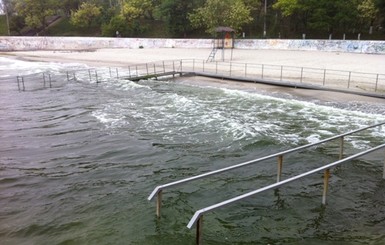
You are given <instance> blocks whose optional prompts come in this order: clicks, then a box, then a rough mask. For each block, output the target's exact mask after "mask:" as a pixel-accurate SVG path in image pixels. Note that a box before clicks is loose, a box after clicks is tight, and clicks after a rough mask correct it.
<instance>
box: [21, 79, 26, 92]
mask: <svg viewBox="0 0 385 245" xmlns="http://www.w3.org/2000/svg"><path fill="white" fill-rule="evenodd" d="M21 83H22V84H23V91H25V85H24V77H21Z"/></svg>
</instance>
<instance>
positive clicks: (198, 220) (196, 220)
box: [148, 122, 385, 244]
mask: <svg viewBox="0 0 385 245" xmlns="http://www.w3.org/2000/svg"><path fill="white" fill-rule="evenodd" d="M382 125H385V122H382V123H377V124H374V125H371V126H368V127H364V128H360V129H357V130H354V131H350V132H347V133H344V134H340V135H336V136H333V137H330V138H327V139H324V140H321V141H319V142H316V143H312V144H307V145H304V146H300V147H296V148H293V149H290V150H286V151H282V152H278V153H275V154H272V155H269V156H265V157H262V158H258V159H254V160H251V161H247V162H243V163H240V164H236V165H232V166H229V167H226V168H222V169H217V170H214V171H211V172H207V173H203V174H200V175H196V176H192V177H189V178H185V179H181V180H178V181H174V182H170V183H167V184H163V185H159V186H157V187H155V189H154V190H153V191H152V192H151V194H150V195H149V197H148V200H149V201H150V200H152V199H153V198H154V197H155V196H156V197H157V198H156V215H157V217H158V218H159V217H160V212H161V206H162V194H163V191H164V190H165V189H167V188H171V187H176V186H179V185H182V184H187V183H189V182H192V181H195V180H199V179H203V178H206V177H209V176H213V175H217V174H220V173H224V172H228V171H230V170H233V169H237V168H241V167H244V166H247V165H250V164H255V163H260V162H262V161H266V160H269V159H273V158H277V162H278V164H277V181H276V183H275V184H272V185H268V186H265V187H263V188H260V189H257V190H255V191H252V192H249V193H246V194H243V195H240V196H237V197H234V198H232V199H229V200H226V201H223V202H220V203H217V204H214V205H212V206H209V207H206V208H203V209H200V210H198V211H196V212H195V214H194V216H193V217H192V219H191V220H190V222H189V224H188V225H187V227H188V228H190V229H191V228H192V227H193V226H194V224H197V232H196V241H197V244H200V242H201V233H202V230H201V229H202V222H203V221H202V217H203V214H204V213H207V212H210V211H212V210H214V209H218V208H220V207H223V206H226V205H229V204H231V203H234V202H237V201H240V200H242V199H244V198H247V197H250V196H253V195H256V194H258V193H261V192H264V191H267V190H270V189H275V188H277V187H280V186H282V185H285V184H288V183H290V182H293V181H295V180H298V179H301V178H304V177H306V176H309V175H312V174H314V173H317V172H320V171H322V170H324V189H323V193H322V204H324V205H325V204H326V196H327V191H328V183H329V177H330V168H332V167H334V166H337V165H339V164H342V163H345V162H347V161H350V160H353V159H356V158H358V157H360V156H364V155H366V154H369V153H371V152H373V151H376V150H379V149H382V148H385V144H382V145H379V146H377V147H373V148H371V149H369V150H366V151H363V152H360V153H358V154H355V155H353V156H350V157H346V158H343V156H344V142H345V141H344V137H345V136H348V135H352V134H355V133H358V132H361V131H364V130H368V129H371V128H375V127H380V126H382ZM336 139H339V140H340V143H339V145H340V149H339V160H338V161H336V162H333V163H330V164H327V165H325V166H323V167H320V168H316V169H313V170H311V171H308V172H305V173H301V174H299V175H296V176H294V177H291V178H288V179H286V180H282V179H281V177H282V171H283V159H284V156H285V155H287V154H290V153H294V152H298V151H301V150H303V149H306V148H310V147H313V146H316V145H319V144H324V143H327V142H330V141H333V140H336ZM383 178H384V179H385V161H384V168H383Z"/></svg>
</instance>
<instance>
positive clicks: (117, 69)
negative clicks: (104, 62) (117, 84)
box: [116, 68, 119, 79]
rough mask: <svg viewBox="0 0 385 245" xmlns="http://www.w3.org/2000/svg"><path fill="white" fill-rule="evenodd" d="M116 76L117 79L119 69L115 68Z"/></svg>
mask: <svg viewBox="0 0 385 245" xmlns="http://www.w3.org/2000/svg"><path fill="white" fill-rule="evenodd" d="M116 78H117V79H119V69H118V68H116Z"/></svg>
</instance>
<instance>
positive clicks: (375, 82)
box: [17, 59, 385, 94]
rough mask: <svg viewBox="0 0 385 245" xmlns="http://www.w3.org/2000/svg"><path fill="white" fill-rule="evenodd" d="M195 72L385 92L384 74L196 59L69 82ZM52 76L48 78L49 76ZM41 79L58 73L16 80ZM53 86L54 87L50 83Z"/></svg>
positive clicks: (70, 75) (101, 71)
mask: <svg viewBox="0 0 385 245" xmlns="http://www.w3.org/2000/svg"><path fill="white" fill-rule="evenodd" d="M186 73H192V74H195V75H202V76H212V77H218V78H226V79H234V80H242V81H248V82H260V83H270V84H273V85H274V84H275V85H281V86H292V87H307V88H308V87H309V86H311V88H314V89H317V88H318V89H320V88H333V89H337V90H345V91H356V92H357V91H358V92H365V93H377V94H384V93H385V74H376V73H362V72H353V71H342V70H331V69H319V68H309V67H297V66H279V65H266V64H252V63H239V62H220V61H215V62H206V61H205V60H197V59H182V60H168V61H167V60H165V61H159V62H151V63H144V64H137V65H131V66H127V67H119V68H116V67H115V68H111V67H109V68H92V69H81V70H70V71H67V72H66V76H67V80H68V81H70V80H76V79H89V80H90V81H96V83H101V82H103V81H104V80H107V79H111V78H114V79H115V78H116V79H127V80H135V81H137V80H140V79H149V78H158V77H165V76H172V77H175V76H177V75H183V74H186ZM48 75H49V76H51V77H49V78H48V77H47V76H48ZM36 76H41V80H42V79H43V76H45V77H44V79H47V80H45V81H48V80H49V81H50V83H51V82H54V81H55V77H56V76H58V74H52V73H39V74H31V75H24V76H18V77H17V83H18V87H19V90H25V82H26V80H30V79H32V78H33V77H36ZM51 86H52V84H51Z"/></svg>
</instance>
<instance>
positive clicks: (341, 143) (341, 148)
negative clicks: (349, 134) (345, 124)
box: [339, 136, 344, 160]
mask: <svg viewBox="0 0 385 245" xmlns="http://www.w3.org/2000/svg"><path fill="white" fill-rule="evenodd" d="M342 158H344V136H342V137H341V138H340V158H339V160H341V159H342Z"/></svg>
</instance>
